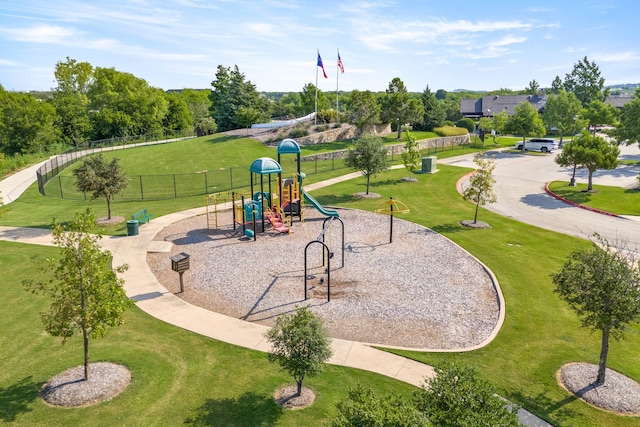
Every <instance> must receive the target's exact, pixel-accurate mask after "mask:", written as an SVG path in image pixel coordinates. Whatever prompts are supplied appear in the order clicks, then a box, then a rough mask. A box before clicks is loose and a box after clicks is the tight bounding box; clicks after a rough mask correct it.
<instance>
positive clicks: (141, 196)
mask: <svg viewBox="0 0 640 427" xmlns="http://www.w3.org/2000/svg"><path fill="white" fill-rule="evenodd" d="M138 176H139V177H140V200H144V188H143V187H142V175H138Z"/></svg>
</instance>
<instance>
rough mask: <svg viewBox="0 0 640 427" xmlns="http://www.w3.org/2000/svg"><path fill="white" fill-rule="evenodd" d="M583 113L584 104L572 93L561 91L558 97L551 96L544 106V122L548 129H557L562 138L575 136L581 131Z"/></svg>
mask: <svg viewBox="0 0 640 427" xmlns="http://www.w3.org/2000/svg"><path fill="white" fill-rule="evenodd" d="M581 112H582V104H580V101H578V98H576V96H575V94H573V93H572V92H566V91H564V90H563V91H560V92H559V93H558V94H557V95H549V97H548V98H547V103H546V104H545V106H544V113H543V114H542V120H543V121H544V124H545V126H546V127H547V128H548V129H553V128H555V129H556V130H557V132H558V133H559V134H560V144H562V138H563V137H564V135H566V134H567V133H571V134H575V133H576V131H577V130H578V129H579V128H578V125H581V124H582V123H578V121H579V117H580V114H581Z"/></svg>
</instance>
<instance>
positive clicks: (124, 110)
mask: <svg viewBox="0 0 640 427" xmlns="http://www.w3.org/2000/svg"><path fill="white" fill-rule="evenodd" d="M88 96H89V99H90V100H91V104H90V106H89V108H90V109H91V114H90V117H91V122H92V125H93V138H94V139H102V138H113V137H125V136H135V135H150V136H161V135H163V123H162V121H163V120H164V118H165V116H166V115H167V111H168V108H169V102H168V101H167V99H166V97H165V94H164V92H163V91H162V90H161V89H158V88H154V87H151V86H149V84H148V83H147V82H146V81H145V80H143V79H139V78H137V77H135V76H134V75H133V74H130V73H123V72H120V71H117V70H116V69H115V68H100V67H97V68H96V69H95V71H94V78H93V82H92V83H91V85H90V86H89V89H88Z"/></svg>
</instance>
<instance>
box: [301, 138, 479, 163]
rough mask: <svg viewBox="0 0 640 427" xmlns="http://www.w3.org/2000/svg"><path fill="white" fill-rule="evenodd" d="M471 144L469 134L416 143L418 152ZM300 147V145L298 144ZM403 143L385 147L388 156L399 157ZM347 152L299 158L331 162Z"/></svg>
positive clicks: (402, 150)
mask: <svg viewBox="0 0 640 427" xmlns="http://www.w3.org/2000/svg"><path fill="white" fill-rule="evenodd" d="M470 142H471V140H470V138H469V134H466V135H459V136H444V137H441V138H428V139H421V140H420V141H418V150H426V149H427V148H444V147H452V146H455V145H466V144H469V143H470ZM300 145H302V144H300ZM404 146H405V143H404V142H403V143H401V144H394V145H390V146H388V147H387V152H388V153H389V154H390V155H393V156H395V155H399V154H402V153H404V151H405V150H404ZM347 151H349V150H340V151H332V152H330V153H322V154H314V155H312V156H304V157H302V158H301V160H302V161H303V162H315V161H316V160H318V161H320V160H331V159H341V158H344V157H346V156H347Z"/></svg>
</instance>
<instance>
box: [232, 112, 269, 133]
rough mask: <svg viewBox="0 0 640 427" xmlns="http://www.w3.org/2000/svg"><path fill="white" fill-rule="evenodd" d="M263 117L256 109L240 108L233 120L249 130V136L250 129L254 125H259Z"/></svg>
mask: <svg viewBox="0 0 640 427" xmlns="http://www.w3.org/2000/svg"><path fill="white" fill-rule="evenodd" d="M261 116H262V113H261V112H260V111H258V110H256V109H255V108H252V107H238V109H237V110H236V115H235V117H234V119H233V120H234V122H235V123H236V124H237V125H239V126H242V127H244V128H247V135H249V128H250V127H251V125H252V124H254V123H258V122H259V121H260V118H261Z"/></svg>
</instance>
